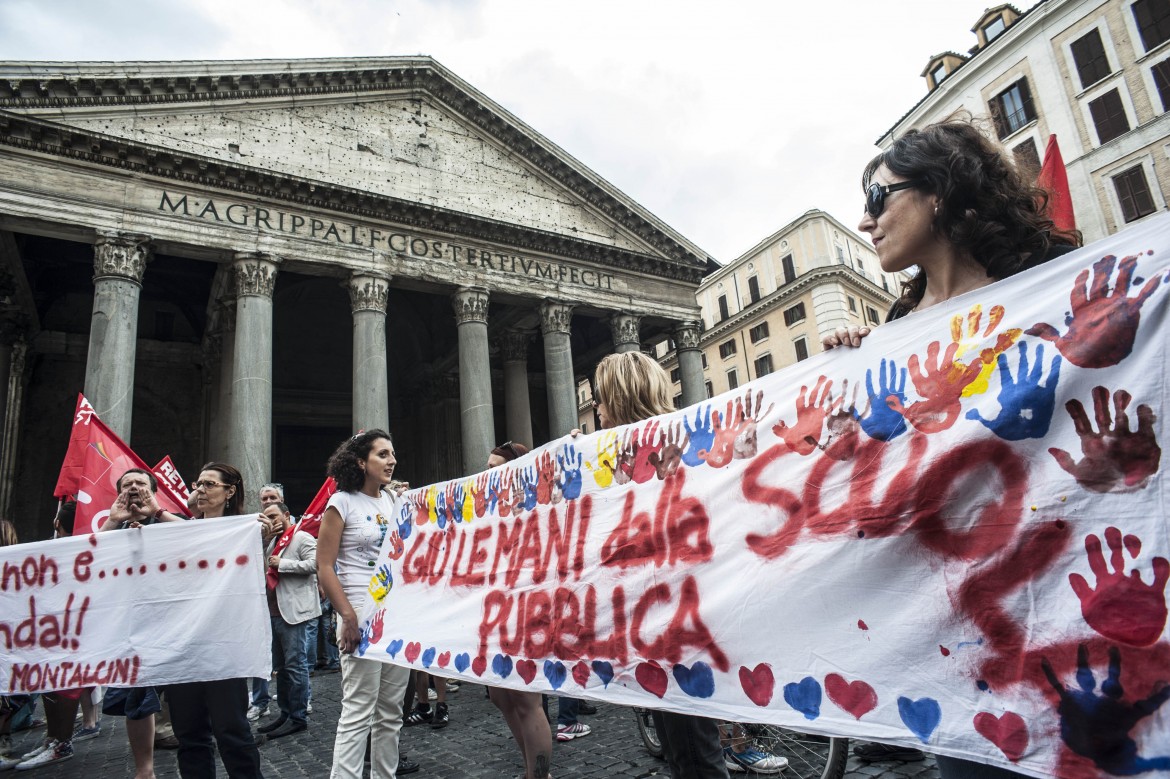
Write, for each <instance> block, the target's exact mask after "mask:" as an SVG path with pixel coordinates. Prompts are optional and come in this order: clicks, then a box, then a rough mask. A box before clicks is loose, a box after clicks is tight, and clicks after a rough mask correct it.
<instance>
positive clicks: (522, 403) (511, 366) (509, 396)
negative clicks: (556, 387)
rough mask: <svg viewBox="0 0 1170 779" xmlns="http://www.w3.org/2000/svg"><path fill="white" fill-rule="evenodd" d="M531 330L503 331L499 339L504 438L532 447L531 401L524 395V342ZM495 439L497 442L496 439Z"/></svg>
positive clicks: (529, 338)
mask: <svg viewBox="0 0 1170 779" xmlns="http://www.w3.org/2000/svg"><path fill="white" fill-rule="evenodd" d="M531 340H532V334H531V333H526V332H522V331H512V332H509V333H505V334H504V337H503V339H502V341H501V345H502V347H503V352H504V411H505V414H506V419H507V424H508V440H509V441H515V442H516V443H518V444H524V445H525V446H527V447H528V448H530V449H531V448H532V404H531V402H530V399H529V397H528V344H529V342H530V341H531ZM497 443H498V442H497Z"/></svg>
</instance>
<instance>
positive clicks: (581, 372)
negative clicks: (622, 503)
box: [0, 57, 711, 538]
mask: <svg viewBox="0 0 1170 779" xmlns="http://www.w3.org/2000/svg"><path fill="white" fill-rule="evenodd" d="M710 263H711V261H710V260H709V258H708V257H707V256H706V254H705V253H703V252H702V251H701V250H700V249H699V248H698V247H696V246H695V245H694V244H692V243H691V242H689V241H688V240H686V239H685V238H684V237H683V236H682V235H680V234H679V233H678V232H677V231H675V230H673V229H672V228H671V227H669V226H668V225H666V224H664V223H662V222H661V221H660V220H658V219H657V218H656V217H654V216H653V215H652V214H651V213H649V212H648V211H647V210H646V209H645V208H643V207H642V206H641V205H639V204H638V203H636V202H634V201H633V200H631V199H630V198H629V197H627V196H626V195H624V194H623V193H621V192H620V191H618V190H617V189H616V188H615V187H613V186H612V185H611V184H609V183H608V182H606V181H605V180H604V179H602V178H601V177H600V176H598V175H597V174H596V173H594V172H593V171H591V170H589V168H587V167H586V166H585V165H583V164H582V163H581V162H579V161H578V160H576V159H574V158H573V157H572V156H571V155H569V154H568V153H567V152H566V151H564V150H563V149H561V148H559V147H558V146H557V145H555V144H554V143H553V142H551V141H550V140H549V139H547V138H544V137H542V136H541V135H540V134H539V133H537V132H535V131H534V130H533V129H532V128H530V127H528V126H527V125H525V124H524V123H523V122H522V121H521V120H520V119H519V118H518V117H516V116H514V115H512V114H510V113H509V112H508V111H507V110H505V109H504V108H502V107H501V106H499V105H498V104H496V103H495V102H493V101H492V100H491V99H490V98H488V97H487V96H486V95H483V94H482V93H480V92H479V91H478V90H476V89H475V88H474V87H473V86H471V85H470V84H468V83H467V82H465V81H463V80H462V79H460V78H459V77H458V76H456V75H455V74H454V73H452V72H450V71H448V70H447V69H446V68H444V67H443V66H442V65H440V64H439V63H437V62H435V61H434V60H433V59H430V58H428V57H402V58H379V59H345V60H341V59H328V60H293V61H275V60H262V61H237V62H168V63H157V62H156V63H150V62H138V63H35V62H29V63H5V64H0V292H3V295H2V296H0V390H2V396H0V413H2V415H3V442H2V446H0V514H2V515H4V516H12V517H14V518H16V519H17V520H18V521H19V522H20V523H21V525H22V528H23V529H24V530H27V531H29V532H27V533H26V534H24V537H28V538H36V537H37V535H38V532H39V531H36V530H32V528H33V527H34V526H38V527H40V526H43V523H44V520H45V519H46V518H47V517H48V516H51V512H52V508H53V505H54V503H53V501H52V498H51V494H52V487H53V484H54V482H55V480H56V475H57V472H58V469H59V468H60V464H61V462H62V459H63V456H64V453H65V446H66V443H67V440H68V437H69V429H70V422H71V417H72V411H73V407H74V403H75V399H76V396H77V393H78V392H79V391H84V392H85V394H86V396H87V397H88V398H89V399H90V401H91V402H92V403H93V405H94V407H95V408H96V410H97V412H98V414H99V415H100V416H101V417H102V418H103V419H104V420H105V421H106V422H107V423H109V424H110V425H111V427H112V428H113V429H114V430H115V431H116V432H117V433H119V434H120V435H122V437H123V438H125V439H127V440H128V442H129V443H130V445H131V446H132V447H133V448H134V449H135V450H136V451H137V452H138V453H139V454H140V455H141V456H142V457H143V458H144V459H146V460H147V461H148V462H151V463H153V462H155V461H157V460H159V459H161V458H162V457H163V456H164V455H170V456H171V457H172V458H173V460H174V461H175V463H176V464H178V466H179V468H180V470H181V471H182V472H183V473H184V475H186V476H187V478H188V479H191V478H194V476H195V475H196V474H197V473H198V468H199V466H200V465H201V464H202V463H203V462H206V461H208V460H220V461H226V462H229V463H233V464H235V465H237V466H238V467H239V468H240V470H241V471H242V472H243V474H244V479H245V485H246V486H247V488H248V490H247V491H248V493H249V495H250V497H251V498H252V499H253V500H254V493H255V490H256V488H258V487H259V486H260V484H262V483H263V482H265V481H268V480H270V479H277V480H279V481H282V482H284V484H285V486H286V488H287V494H288V495H289V498H290V502H291V503H292V504H293V505H294V508H298V509H299V508H301V507H303V506H304V505H305V504H306V503H307V502H308V500H309V499H310V498H311V497H312V494H313V492H314V491H315V490H316V488H317V486H319V485H320V483H321V481H322V479H323V476H324V470H323V468H324V462H325V459H326V457H327V456H328V455H329V453H330V452H331V451H332V450H333V448H334V447H335V446H336V445H337V444H338V442H339V441H341V440H342V439H343V438H345V437H347V436H349V435H352V434H353V432H354V430H356V429H360V428H370V427H386V428H388V429H389V430H390V431H391V433H392V434H393V435H394V437H395V442H396V446H397V449H398V455H399V461H400V465H399V469H398V473H399V474H400V475H401V476H402V478H404V479H407V480H409V481H411V482H414V483H416V484H425V483H430V482H433V481H436V480H440V479H446V478H452V477H454V476H458V475H460V474H463V473H469V472H473V471H476V470H480V469H481V468H482V467H483V462H484V460H485V459H486V457H487V453H488V451H489V450H490V449H491V447H492V446H494V445H495V444H497V443H499V442H500V441H504V440H508V439H511V440H515V441H522V442H524V443H525V444H528V445H532V444H540V443H543V442H544V441H546V440H549V439H550V438H554V437H556V436H559V435H562V434H564V433H565V432H567V431H568V430H569V429H570V428H571V427H572V426H573V425H574V423H575V422H576V418H577V408H578V400H577V397H576V386H577V381H578V379H579V378H581V377H584V376H588V375H590V374H591V373H592V370H593V366H594V365H596V362H597V360H599V359H600V358H601V357H602V356H604V355H605V354H608V353H610V352H613V351H615V350H616V351H621V350H629V349H638V348H643V346H644V344H646V343H653V342H655V341H657V340H661V339H663V338H666V337H678V334H680V333H681V334H683V335H684V336H687V337H689V335H688V334H692V333H696V332H697V331H698V328H699V325H698V324H697V320H698V318H699V310H698V306H696V305H695V302H694V300H695V299H694V292H695V289H696V288H697V287H698V284H699V282H700V281H701V279H702V277H703V275H704V274H705V273H706V272H707V270H708V268H709V266H710ZM685 359H687V358H684V360H685ZM699 360H700V357H699V355H698V352H697V351H694V354H693V360H692V361H693V363H694V365H696V366H697V365H698V363H699ZM689 384H690V391H692V392H694V393H696V394H697V393H701V392H702V390H703V388H702V380H701V375H700V374H699V373H698V371H697V370H696V371H692V373H691V374H689ZM17 484H19V485H20V487H19V489H17V488H16V485H17Z"/></svg>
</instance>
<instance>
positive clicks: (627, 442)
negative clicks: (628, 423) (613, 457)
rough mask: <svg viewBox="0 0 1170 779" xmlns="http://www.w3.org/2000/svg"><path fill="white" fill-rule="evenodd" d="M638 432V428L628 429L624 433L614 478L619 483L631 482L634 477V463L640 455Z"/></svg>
mask: <svg viewBox="0 0 1170 779" xmlns="http://www.w3.org/2000/svg"><path fill="white" fill-rule="evenodd" d="M636 432H637V431H636V430H627V431H626V432H625V433H624V434H623V435H622V443H621V447H620V448H619V449H618V453H617V463H616V465H615V467H614V470H613V480H614V481H616V482H617V483H618V484H629V483H630V481H631V480H632V479H633V478H634V463H635V460H636V459H637V456H638V439H637V438H636V436H635V433H636Z"/></svg>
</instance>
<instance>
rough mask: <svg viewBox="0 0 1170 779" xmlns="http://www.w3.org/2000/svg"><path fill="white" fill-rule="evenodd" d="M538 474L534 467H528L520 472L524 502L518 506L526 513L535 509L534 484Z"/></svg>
mask: <svg viewBox="0 0 1170 779" xmlns="http://www.w3.org/2000/svg"><path fill="white" fill-rule="evenodd" d="M538 477H539V474H537V472H536V466H533V465H529V466H528V467H527V468H523V469H521V471H520V484H521V485H522V486H523V487H524V501H523V502H522V503H521V504H520V505H522V506H523V507H524V509H525V510H526V511H532V510H533V509H534V508H536V482H537V479H538Z"/></svg>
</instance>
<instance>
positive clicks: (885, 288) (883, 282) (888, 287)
mask: <svg viewBox="0 0 1170 779" xmlns="http://www.w3.org/2000/svg"><path fill="white" fill-rule="evenodd" d="M881 277H882V289H884V290H885V291H886V292H889V291H890V284H889V282H887V281H886V277H885V274H881Z"/></svg>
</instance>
